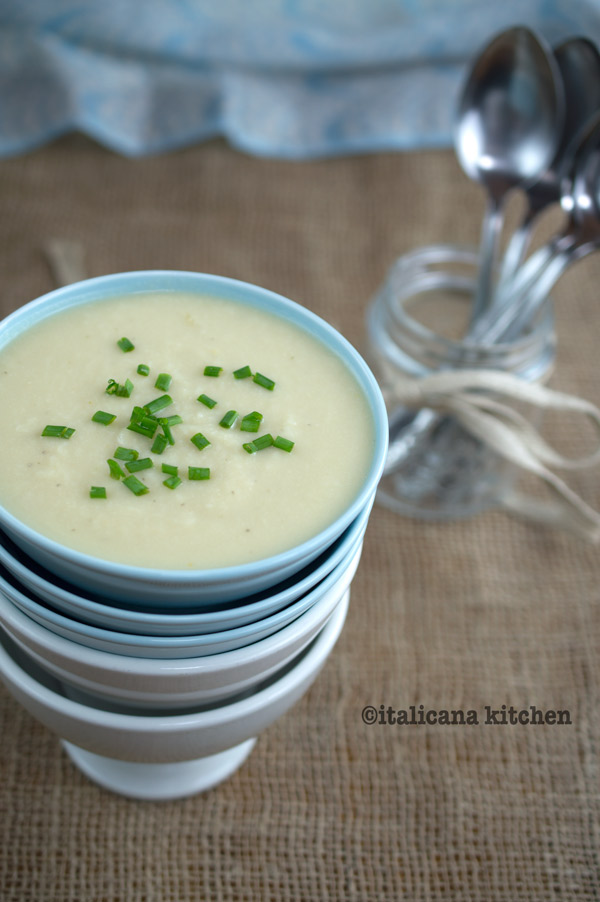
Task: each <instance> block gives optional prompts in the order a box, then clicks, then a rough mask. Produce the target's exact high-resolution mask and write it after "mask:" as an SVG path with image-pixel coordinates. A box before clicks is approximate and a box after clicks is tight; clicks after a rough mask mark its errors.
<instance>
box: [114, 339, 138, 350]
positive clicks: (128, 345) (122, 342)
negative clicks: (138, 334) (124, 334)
mask: <svg viewBox="0 0 600 902" xmlns="http://www.w3.org/2000/svg"><path fill="white" fill-rule="evenodd" d="M117 344H118V345H119V347H120V348H121V350H122V351H133V349H134V348H135V345H134V344H133V342H131V341H129V339H128V338H120V339H119V341H118V342H117Z"/></svg>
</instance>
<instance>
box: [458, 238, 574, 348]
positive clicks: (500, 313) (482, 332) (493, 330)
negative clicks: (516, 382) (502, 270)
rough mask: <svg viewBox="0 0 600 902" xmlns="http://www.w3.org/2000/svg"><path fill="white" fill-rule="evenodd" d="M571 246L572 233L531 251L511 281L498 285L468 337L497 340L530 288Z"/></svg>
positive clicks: (516, 312) (572, 242)
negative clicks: (558, 255)
mask: <svg viewBox="0 0 600 902" xmlns="http://www.w3.org/2000/svg"><path fill="white" fill-rule="evenodd" d="M575 242H576V238H575V236H574V235H573V234H572V233H569V232H564V233H563V234H562V235H557V236H556V237H555V238H554V239H553V240H552V241H550V242H549V243H548V244H546V245H544V246H543V247H541V248H539V249H538V250H537V251H535V253H533V254H532V255H531V257H529V259H528V260H526V261H525V263H523V264H522V266H520V267H519V269H518V270H517V271H516V273H515V274H514V276H513V277H512V279H507V280H506V282H504V283H501V284H500V285H499V287H498V290H497V292H496V296H495V298H494V303H493V305H492V307H491V308H490V309H489V310H487V311H486V312H485V313H484V314H483V316H482V317H481V319H480V320H478V321H477V322H476V323H474V325H473V328H472V329H471V331H470V333H469V336H470V337H472V338H475V339H484V340H486V341H497V337H498V336H499V335H501V334H502V332H503V330H504V328H505V327H507V326H508V325H509V324H510V322H511V321H512V320H513V318H514V317H515V316H516V315H517V314H518V308H519V305H520V304H521V303H522V301H523V298H524V297H525V296H526V295H527V292H528V291H529V290H531V289H532V288H533V286H534V285H535V283H536V282H537V280H538V279H539V278H540V276H541V275H542V273H543V271H544V269H545V267H546V266H547V265H548V264H549V263H550V261H551V260H552V258H553V257H554V255H555V254H557V253H560V252H562V251H563V250H567V249H568V248H569V247H571V246H572V245H573V244H574V243H575Z"/></svg>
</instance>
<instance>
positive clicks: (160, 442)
mask: <svg viewBox="0 0 600 902" xmlns="http://www.w3.org/2000/svg"><path fill="white" fill-rule="evenodd" d="M168 444H169V439H168V438H167V436H166V435H160V434H159V435H157V436H156V438H155V439H154V442H153V443H152V447H151V448H150V450H151V451H152V453H153V454H162V453H163V451H164V450H165V448H166V447H167V445H168Z"/></svg>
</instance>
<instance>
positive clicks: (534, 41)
mask: <svg viewBox="0 0 600 902" xmlns="http://www.w3.org/2000/svg"><path fill="white" fill-rule="evenodd" d="M563 115H564V101H563V94H562V87H561V84H560V75H559V72H558V66H557V64H556V61H555V60H554V57H553V56H552V54H551V52H550V51H549V50H548V49H547V48H546V47H545V45H544V44H542V42H541V41H540V39H539V38H538V37H537V36H536V35H535V34H534V33H533V32H532V31H530V30H529V29H528V28H524V27H520V26H519V27H516V28H511V29H508V30H507V31H504V32H502V33H501V34H500V35H498V36H497V37H496V38H495V39H494V40H492V41H491V43H490V44H488V46H487V47H486V48H485V49H484V51H483V52H482V53H481V54H480V56H479V57H478V58H477V60H476V61H475V64H474V65H473V67H472V69H471V73H470V75H469V78H468V79H467V83H466V85H465V87H464V90H463V93H462V96H461V99H460V102H459V107H458V113H457V125H456V130H455V141H454V143H455V149H456V153H457V156H458V159H459V161H460V163H461V165H462V167H463V169H464V171H465V172H466V174H467V175H468V176H470V177H471V178H472V179H475V180H476V181H479V182H480V183H481V184H482V185H484V186H485V188H486V189H487V194H488V203H487V209H486V213H485V216H484V220H483V227H482V233H481V245H480V249H481V263H480V269H479V274H478V283H477V290H476V293H475V302H474V306H473V311H472V321H473V322H474V321H475V320H476V319H477V318H478V316H479V315H480V314H481V313H482V311H483V310H485V308H486V307H487V304H488V302H489V296H490V285H491V279H492V273H493V269H494V260H495V254H496V247H497V244H498V237H499V233H500V229H501V226H502V205H503V202H504V199H505V197H506V195H507V194H508V192H509V191H511V190H512V189H513V188H516V187H518V186H522V185H524V184H527V183H530V182H532V181H535V180H536V179H538V178H539V176H540V175H541V173H542V172H544V170H546V169H547V168H548V166H549V165H550V163H551V162H552V158H553V157H554V153H555V149H556V145H557V143H558V140H559V135H560V133H561V129H562V122H563Z"/></svg>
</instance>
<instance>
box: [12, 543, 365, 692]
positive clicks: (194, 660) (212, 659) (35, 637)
mask: <svg viewBox="0 0 600 902" xmlns="http://www.w3.org/2000/svg"><path fill="white" fill-rule="evenodd" d="M361 552H362V543H361V544H360V545H357V546H356V548H355V549H354V551H353V553H352V557H351V559H349V560H347V561H345V566H344V568H343V569H342V570H340V571H339V572H337V573H336V579H335V580H333V581H332V582H331V583H330V585H329V586H328V587H327V590H326V591H325V592H323V593H322V594H321V595H320V597H319V598H318V599H317V600H316V601H315V602H314V603H313V604H312V605H310V606H309V607H308V608H307V609H306V610H305V611H303V612H302V613H301V614H299V615H298V617H296V618H295V619H294V620H292V621H291V622H290V623H287V624H285V625H283V626H282V627H281V628H279V629H277V630H276V631H275V632H272V633H271V634H270V635H268V636H265V637H263V638H262V639H257V640H255V641H254V642H251V643H249V644H247V645H242V646H240V647H239V648H233V649H229V650H227V651H221V652H216V653H215V654H206V653H202V651H200V652H199V653H198V654H195V655H191V656H190V657H158V656H157V657H145V656H143V655H131V654H127V653H121V652H116V651H106V650H104V649H100V648H91V647H89V646H86V645H83V644H82V643H80V642H77V641H75V640H74V639H68V638H67V637H65V636H61V635H59V634H57V633H53V632H52V631H51V630H50V629H49V628H48V627H45V626H42V624H40V623H38V622H37V621H36V620H34V619H33V618H31V617H28V616H27V614H26V613H25V612H24V611H22V610H21V609H20V608H19V607H17V605H15V604H13V602H12V601H11V600H10V599H9V598H7V597H6V595H4V594H3V593H0V607H2V608H4V611H2V612H0V629H2V630H4V632H6V633H8V634H9V636H10V637H11V638H12V639H13V641H15V642H17V644H18V645H20V646H21V647H22V648H23V649H24V650H25V651H26V652H27V653H28V654H32V655H34V654H35V655H37V656H38V657H39V658H41V659H43V660H46V659H48V656H54V657H53V658H52V660H53V661H54V662H56V659H57V658H58V660H59V661H60V664H59V665H58V666H60V668H61V670H64V671H65V672H66V671H67V670H68V672H76V673H80V672H81V668H82V667H85V669H86V674H87V677H86V678H87V679H93V680H94V681H96V682H97V681H99V680H100V679H102V680H103V681H104V682H103V685H104V684H105V682H106V681H108V683H110V684H111V685H113V684H114V681H115V680H116V679H117V678H118V677H119V676H120V675H122V674H124V673H126V674H127V678H128V680H134V681H138V680H140V679H144V680H146V681H147V684H148V687H149V691H154V690H156V691H157V689H156V687H157V684H159V683H162V681H163V680H171V679H172V678H174V679H175V680H182V681H183V682H186V681H188V680H189V679H197V678H199V677H200V676H202V675H203V674H205V675H207V676H208V674H210V675H211V676H212V677H213V678H214V677H216V676H217V675H219V674H224V673H229V672H230V671H233V670H237V669H239V668H242V667H252V666H254V664H255V663H256V662H257V661H261V660H263V659H264V658H265V657H266V656H268V655H276V654H278V653H279V652H280V650H281V649H282V648H286V647H287V646H288V645H289V644H290V643H293V642H294V641H296V639H297V634H298V628H299V627H298V621H301V623H300V627H301V628H302V629H303V630H310V628H311V626H312V625H313V624H314V622H315V620H317V621H318V620H319V618H320V617H321V616H322V611H323V609H325V610H326V609H327V608H328V607H329V606H330V605H331V603H332V598H333V597H335V596H336V595H337V596H341V592H340V588H341V587H342V586H345V588H344V592H345V591H346V590H347V589H348V588H349V585H350V583H351V581H352V579H353V578H354V575H355V572H356V570H357V568H358V564H359V561H360V556H361ZM348 574H351V576H350V579H348ZM23 636H25V637H26V639H25V638H23ZM28 642H32V643H34V644H36V645H38V646H39V647H41V648H42V649H43V653H42V652H41V651H39V650H38V649H37V648H36V649H33V648H32V649H31V650H29V645H28ZM111 663H112V664H113V665H114V666H112V667H111V666H110V665H111ZM67 664H68V666H67ZM73 668H74V670H73ZM92 671H93V674H92ZM100 674H102V677H101V676H100Z"/></svg>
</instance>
